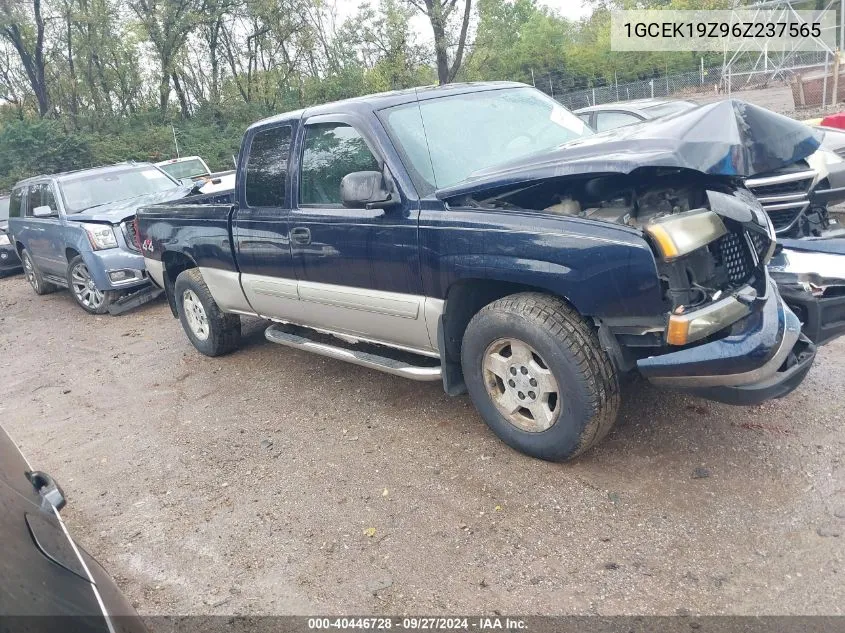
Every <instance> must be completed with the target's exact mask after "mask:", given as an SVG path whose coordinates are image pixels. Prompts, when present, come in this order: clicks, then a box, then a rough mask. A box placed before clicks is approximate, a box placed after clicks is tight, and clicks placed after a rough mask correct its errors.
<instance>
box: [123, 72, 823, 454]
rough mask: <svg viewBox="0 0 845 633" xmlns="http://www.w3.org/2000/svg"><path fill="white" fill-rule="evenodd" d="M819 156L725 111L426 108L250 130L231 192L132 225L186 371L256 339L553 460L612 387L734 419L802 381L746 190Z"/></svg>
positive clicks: (804, 349)
mask: <svg viewBox="0 0 845 633" xmlns="http://www.w3.org/2000/svg"><path fill="white" fill-rule="evenodd" d="M818 146H819V139H818V138H817V137H816V135H815V133H814V132H813V131H812V130H810V129H809V128H807V127H806V126H803V125H801V124H799V123H796V122H794V121H791V120H789V119H786V118H784V117H780V116H779V115H775V114H773V113H771V112H768V111H766V110H763V109H761V108H755V107H754V106H750V105H748V104H744V103H741V102H738V101H727V102H722V103H717V104H711V105H709V106H704V107H702V108H699V109H697V110H695V111H692V112H685V113H680V114H678V115H676V116H674V117H670V118H668V119H666V120H664V121H662V122H660V121H658V122H653V123H651V124H649V125H648V126H645V125H640V126H631V127H628V128H621V129H619V130H615V131H613V132H609V133H606V134H600V135H599V134H597V135H593V133H592V132H591V131H590V130H589V128H587V127H586V126H585V125H584V123H583V122H582V121H580V120H579V119H578V118H577V117H575V116H574V115H573V114H571V113H570V112H569V111H567V110H566V109H565V108H563V107H562V106H561V105H560V104H559V103H557V102H556V101H554V100H552V99H550V98H549V97H547V96H546V95H544V94H542V93H540V92H538V91H536V90H534V89H533V88H530V87H527V86H524V85H522V84H514V83H484V84H465V85H450V86H443V87H438V88H420V89H414V90H408V91H400V92H392V93H386V94H382V95H374V96H369V97H364V98H359V99H353V100H348V101H342V102H338V103H332V104H327V105H322V106H317V107H313V108H307V109H305V110H300V111H296V112H289V113H286V114H282V115H278V116H275V117H273V118H270V119H267V120H264V121H261V122H259V123H256V124H254V125H253V126H251V127H250V128H249V129H248V130H247V132H246V134H245V135H244V139H243V144H242V148H241V151H240V155H239V156H240V157H239V165H238V168H237V179H236V186H235V190H234V191H233V192H231V193H230V194H228V195H222V194H217V195H216V196H215V197H213V198H212V197H208V198H194V199H192V200H191V201H190V202H184V203H180V202H177V203H171V204H160V205H153V206H149V207H144V208H141V209H139V211H138V213H137V219H138V233H139V239H140V241H141V247H142V251H143V254H144V257H145V258H146V266H147V270H148V271H149V274H150V276H151V278H152V279H153V280H154V282H155V283H156V284H158V285H160V286H161V287H162V288H164V289H165V291H166V294H167V297H168V300H169V302H170V306H171V309H172V311H173V315H174V316H176V317H178V318H179V319H180V320H181V323H182V326H183V329H184V331H185V333H186V335H187V337H188V338H189V339H190V341H191V343H192V344H193V345H194V346H195V347H196V348H197V349H198V350H199V351H200V352H202V353H204V354H207V355H209V356H216V355H219V354H224V353H226V352H229V351H231V350H233V349H235V348H236V347H237V346H238V343H239V340H240V315H253V316H260V317H263V318H266V319H269V320H272V321H274V322H275V323H274V324H273V325H271V326H270V327H269V328H268V329H267V330H266V333H265V336H266V338H267V339H268V340H270V341H272V342H275V343H280V344H282V345H286V346H290V347H294V348H299V349H305V350H308V351H311V352H315V353H317V354H322V355H325V356H329V357H333V358H338V359H343V360H347V361H350V362H353V363H357V364H359V365H363V366H366V367H370V368H374V369H378V370H381V371H385V372H389V373H392V374H396V375H399V376H404V377H407V378H411V379H416V380H438V381H442V382H443V385H444V388H445V390H446V392H447V393H449V394H453V395H456V394H460V393H465V392H468V393H469V395H470V397H471V399H472V401H473V403H474V404H475V406H476V408H477V410H478V411H479V413H480V414H481V417H482V418H483V419H484V421H485V422H486V423H487V424H488V425H489V427H490V428H491V429H492V430H493V431H494V432H495V433H496V434H497V435H498V436H499V437H500V438H501V439H502V440H504V441H505V442H506V443H508V444H509V445H511V446H512V447H515V448H517V449H518V450H521V451H523V452H525V453H527V454H529V455H532V456H535V457H538V458H542V459H548V460H556V461H564V460H568V459H571V458H573V457H575V456H577V455H579V454H581V453H582V452H583V451H585V450H587V449H588V448H589V447H590V446H592V445H594V444H595V443H596V442H598V441H599V440H600V439H601V438H602V437H603V436H604V435H605V434H606V433H607V432H608V430H609V429H610V428H611V426H612V425H613V423H614V421H615V419H616V416H617V411H618V408H619V402H620V389H619V384H620V377H621V376H622V375H623V374H626V373H629V372H635V371H636V372H639V373H640V374H641V375H643V376H644V377H645V378H647V379H648V380H649V381H651V382H653V383H654V384H658V385H663V386H666V387H670V388H674V389H679V390H684V391H687V392H690V393H694V394H697V395H700V396H703V397H706V398H710V399H713V400H718V401H723V402H728V403H733V404H745V405H748V404H755V403H759V402H762V401H764V400H767V399H771V398H778V397H782V396H784V395H786V394H788V393H789V392H791V391H792V390H793V389H795V388H796V387H797V386H798V385H799V384H800V383H801V382H802V380H803V379H804V377H805V376H806V375H807V372H808V371H809V369H810V366H811V364H812V363H813V360H814V357H815V353H816V351H815V345H814V343H813V342H812V341H811V340H809V339H808V338H807V336H805V335H804V334H803V333H802V331H801V322H800V321H799V319H798V318H797V317H796V316H795V314H794V313H793V311H792V310H790V308H789V307H788V306H787V305H786V303H785V302H784V301H783V300H782V298H781V296H780V294H779V292H778V288H777V286H776V285H775V284H774V283H773V281H772V280H771V279H770V277H769V274H768V272H767V269H766V264H767V263H768V262H769V260H770V259H771V257H772V256H773V254H774V252H775V250H776V242H775V233H774V228H773V226H772V223H771V221H770V219H769V218H768V217H767V216H766V214H765V213H764V212H763V210H762V208H761V206H760V204H759V202H758V201H757V200H756V199H755V198H754V197H753V196H752V195H751V194H750V193H749V192H748V190H747V189H745V187H744V186H743V179H744V178H747V177H748V176H751V175H753V174H755V173H766V172H768V171H771V170H773V169H777V168H779V167H781V166H783V165H786V164H790V163H792V162H794V161H797V160H801V159H802V158H804V157H806V156H808V155H809V154H811V153H812V152H814V151H815V150H816V149H817V148H818ZM327 397H330V396H327Z"/></svg>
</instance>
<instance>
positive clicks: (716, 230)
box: [644, 209, 728, 261]
mask: <svg viewBox="0 0 845 633" xmlns="http://www.w3.org/2000/svg"><path fill="white" fill-rule="evenodd" d="M644 229H645V232H646V233H648V235H649V236H651V238H652V239H653V240H654V243H655V244H656V246H657V250H658V251H660V256H661V257H662V258H663V259H664V260H666V261H671V260H673V259H676V258H678V257H682V256H684V255H688V254H689V253H692V252H693V251H694V250H697V249H699V248H701V247H702V246H706V245H707V244H709V243H710V242H713V241H714V240H717V239H719V238H720V237H722V236H723V235H725V234H726V233H727V232H728V230H727V229H726V228H725V224H724V222H722V218H720V217H719V216H718V215H717V214H716V213H713V212H712V211H708V210H707V209H693V210H692V211H685V212H684V213H677V214H675V215H667V216H664V217H662V218H658V219H656V220H654V221H652V222H649V223H648V224H647V225H646V226H645V227H644Z"/></svg>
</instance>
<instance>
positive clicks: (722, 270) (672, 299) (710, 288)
mask: <svg viewBox="0 0 845 633" xmlns="http://www.w3.org/2000/svg"><path fill="white" fill-rule="evenodd" d="M476 204H481V205H482V206H487V207H492V208H499V209H514V210H525V209H531V210H535V211H539V210H541V211H543V212H544V213H549V214H554V215H560V216H568V217H573V218H581V219H584V220H594V221H600V222H611V223H614V224H621V225H624V226H628V227H631V228H635V229H638V230H640V231H642V232H643V233H644V235H645V237H646V239H647V241H649V243H650V244H651V245H652V248H653V250H655V253H656V254H657V255H658V257H657V258H656V259H657V264H658V274H659V276H660V278H661V280H662V281H663V283H664V285H665V297H666V301H667V306H666V307H667V311H669V312H673V313H676V314H677V313H681V312H685V311H688V310H694V309H696V308H698V307H701V306H704V305H706V304H708V303H711V302H713V301H718V300H719V299H720V298H722V297H724V296H726V295H727V294H729V293H731V292H733V291H735V290H737V289H739V288H741V287H744V286H748V285H751V286H752V287H755V288H757V289H758V291H760V292H763V293H764V292H765V288H764V287H763V286H762V283H763V277H764V273H763V266H764V264H765V261H768V259H769V258H770V257H771V255H772V253H773V250H774V241H773V235H774V232H773V229H772V228H771V223H770V222H769V221H768V219H767V217H766V215H765V213H763V211H762V208H761V207H760V204H759V203H758V202H757V200H756V199H755V198H754V196H753V195H751V194H750V193H749V192H748V191H747V190H746V189H744V188H743V187H742V185H741V183H740V182H739V181H736V180H733V179H730V178H725V177H713V176H707V175H704V174H701V173H700V172H694V171H691V170H682V169H649V170H638V171H637V172H634V173H632V174H629V175H621V174H610V175H602V176H597V177H596V176H594V177H588V178H567V179H558V180H546V181H543V182H540V183H537V184H533V185H530V186H528V187H524V188H521V189H518V190H515V191H514V190H512V191H510V192H508V193H505V194H502V195H499V196H496V197H492V198H487V199H485V200H481V201H476ZM670 224H672V225H673V227H674V228H673V229H672V231H671V232H672V233H673V234H674V235H676V236H678V235H680V236H681V237H680V238H678V239H679V240H680V242H682V244H681V245H680V246H678V247H677V248H678V249H679V250H675V251H672V244H671V240H669V242H670V243H669V245H668V246H667V245H666V240H665V239H664V238H665V236H666V234H667V232H666V230H664V228H663V227H668V226H669V225H670ZM667 249H668V250H667ZM670 251H671V252H670Z"/></svg>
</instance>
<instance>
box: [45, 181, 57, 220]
mask: <svg viewBox="0 0 845 633" xmlns="http://www.w3.org/2000/svg"><path fill="white" fill-rule="evenodd" d="M41 206H44V207H50V208H51V209H52V210H53V212H54V213H58V212H59V205H58V204H56V196H55V194H54V193H53V185H50V184H47V183H44V185H43V188H42V189H41Z"/></svg>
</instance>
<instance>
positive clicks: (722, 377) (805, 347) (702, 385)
mask: <svg viewBox="0 0 845 633" xmlns="http://www.w3.org/2000/svg"><path fill="white" fill-rule="evenodd" d="M815 355H816V348H815V345H814V344H813V343H812V342H811V341H810V340H808V339H807V338H806V337H805V336H802V334H801V322H800V321H799V320H798V317H796V316H795V314H794V313H793V312H792V310H790V309H789V308H788V307H787V305H786V304H785V303H784V301H783V299H782V298H781V296H780V294H779V293H778V290H777V287H776V286H775V284H774V282H772V281H771V280H767V292H766V295H765V296H764V297H758V298H757V299H756V300H755V301H754V306H753V308H752V312H751V314H750V315H749V316H748V317H746V318H745V319H744V320H742V321H740V322H739V323H737V324H735V325H734V327H733V329H732V331H731V333H730V334H728V335H727V336H725V337H724V338H722V339H720V340H716V341H712V342H709V343H703V344H701V345H692V346H689V347H687V348H686V349H682V350H679V351H677V352H669V353H667V354H662V355H660V356H651V357H649V358H643V359H640V360H638V361H637V367H638V369H639V371H640V373H641V374H642V375H643V376H645V377H646V378H647V379H648V380H649V381H651V382H652V383H654V384H656V385H661V386H665V387H671V388H673V389H678V390H682V391H685V392H688V393H692V394H694V395H698V396H701V397H704V398H709V399H711V400H717V401H719V402H727V403H729V404H739V405H752V404H758V403H760V402H763V401H765V400H770V399H772V398H780V397H783V396H785V395H787V394H788V393H790V392H791V391H792V390H793V389H795V388H796V387H797V386H798V385H799V384H801V381H802V380H803V379H804V377H805V376H806V375H807V372H808V371H809V369H810V366H811V365H812V363H813V359H814V358H815Z"/></svg>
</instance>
